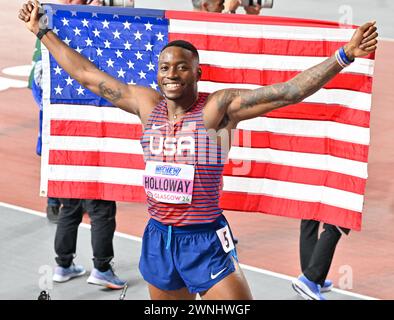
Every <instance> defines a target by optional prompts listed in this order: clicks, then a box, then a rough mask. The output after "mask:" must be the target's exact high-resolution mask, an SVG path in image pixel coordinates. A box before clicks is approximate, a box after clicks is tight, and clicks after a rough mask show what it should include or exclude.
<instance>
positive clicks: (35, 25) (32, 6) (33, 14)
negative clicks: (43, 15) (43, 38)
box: [18, 0, 40, 34]
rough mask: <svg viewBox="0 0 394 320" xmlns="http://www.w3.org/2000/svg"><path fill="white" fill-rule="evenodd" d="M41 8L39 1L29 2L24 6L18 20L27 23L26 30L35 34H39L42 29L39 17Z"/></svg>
mask: <svg viewBox="0 0 394 320" xmlns="http://www.w3.org/2000/svg"><path fill="white" fill-rule="evenodd" d="M39 6H40V4H39V3H38V1H37V0H34V2H32V1H28V2H26V3H25V4H23V6H22V8H21V9H20V10H19V15H18V18H19V19H21V20H22V21H24V22H25V24H26V28H27V29H29V30H30V31H31V32H33V33H34V34H37V33H38V31H39V29H40V27H39V15H38V8H39Z"/></svg>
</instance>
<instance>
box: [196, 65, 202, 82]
mask: <svg viewBox="0 0 394 320" xmlns="http://www.w3.org/2000/svg"><path fill="white" fill-rule="evenodd" d="M201 76H202V70H201V68H200V67H199V68H198V70H197V81H200V79H201Z"/></svg>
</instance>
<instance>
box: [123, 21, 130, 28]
mask: <svg viewBox="0 0 394 320" xmlns="http://www.w3.org/2000/svg"><path fill="white" fill-rule="evenodd" d="M130 26H131V23H130V22H128V21H127V20H126V22H123V28H124V29H128V30H130Z"/></svg>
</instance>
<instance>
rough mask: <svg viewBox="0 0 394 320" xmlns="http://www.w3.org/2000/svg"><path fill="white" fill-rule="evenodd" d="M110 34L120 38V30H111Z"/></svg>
mask: <svg viewBox="0 0 394 320" xmlns="http://www.w3.org/2000/svg"><path fill="white" fill-rule="evenodd" d="M112 34H113V35H114V39H120V32H119V31H118V30H116V31H115V32H112Z"/></svg>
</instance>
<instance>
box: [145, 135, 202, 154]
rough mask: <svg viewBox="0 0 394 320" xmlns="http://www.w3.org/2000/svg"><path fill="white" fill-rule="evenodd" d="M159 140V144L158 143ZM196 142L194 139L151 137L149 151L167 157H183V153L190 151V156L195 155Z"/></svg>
mask: <svg viewBox="0 0 394 320" xmlns="http://www.w3.org/2000/svg"><path fill="white" fill-rule="evenodd" d="M157 140H159V141H158V143H157ZM194 147H195V141H194V138H193V137H190V136H186V137H179V138H175V137H167V138H165V139H164V137H153V136H151V137H150V141H149V149H150V152H151V153H152V154H154V155H159V154H161V153H163V154H164V155H165V156H173V155H175V154H177V155H179V156H180V155H182V154H183V151H187V150H188V151H189V155H194V154H195V149H194Z"/></svg>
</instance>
